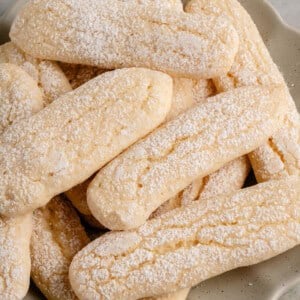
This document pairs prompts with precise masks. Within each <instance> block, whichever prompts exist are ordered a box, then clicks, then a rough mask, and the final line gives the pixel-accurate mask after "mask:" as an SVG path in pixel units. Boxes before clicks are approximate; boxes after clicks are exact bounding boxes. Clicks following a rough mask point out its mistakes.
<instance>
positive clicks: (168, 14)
mask: <svg viewBox="0 0 300 300" xmlns="http://www.w3.org/2000/svg"><path fill="white" fill-rule="evenodd" d="M10 37H11V39H12V41H13V42H15V43H16V44H17V45H18V46H19V47H20V48H21V49H23V50H24V51H25V52H26V53H29V54H31V55H33V56H35V57H39V58H43V59H52V60H58V61H63V62H68V63H76V64H86V65H94V66H98V67H100V68H104V69H116V68H121V67H147V68H150V69H157V70H160V71H164V72H166V73H168V74H172V75H176V76H181V77H192V78H197V79H199V78H212V77H214V76H217V75H219V74H222V73H223V74H225V73H226V72H227V71H228V70H229V69H230V67H231V65H232V63H233V60H234V56H235V54H236V51H237V49H238V38H237V34H236V32H235V30H234V28H233V27H232V26H231V24H230V23H229V22H228V20H227V19H226V18H225V17H222V16H221V17H219V16H218V17H214V16H206V15H203V16H191V15H188V14H186V13H184V12H183V11H179V10H174V9H171V8H167V7H165V6H163V5H156V4H155V3H153V4H152V5H151V3H149V4H148V5H146V6H145V5H136V1H124V2H123V1H119V0H111V1H98V0H63V1H62V0H55V1H50V2H49V1H46V0H36V1H30V2H29V4H27V5H26V6H25V8H24V9H23V10H22V11H21V12H20V13H19V15H18V16H17V17H16V19H15V21H14V23H13V25H12V27H11V31H10ZM29 38H30V39H31V42H30V43H28V39H29ZM112 49H113V51H112Z"/></svg>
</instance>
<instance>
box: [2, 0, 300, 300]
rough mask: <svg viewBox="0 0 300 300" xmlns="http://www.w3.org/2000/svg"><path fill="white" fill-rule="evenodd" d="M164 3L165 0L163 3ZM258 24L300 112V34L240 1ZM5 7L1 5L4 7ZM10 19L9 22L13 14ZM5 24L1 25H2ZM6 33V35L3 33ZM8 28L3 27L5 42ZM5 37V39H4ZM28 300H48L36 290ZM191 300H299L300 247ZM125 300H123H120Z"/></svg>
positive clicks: (214, 283) (223, 279)
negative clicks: (5, 31)
mask: <svg viewBox="0 0 300 300" xmlns="http://www.w3.org/2000/svg"><path fill="white" fill-rule="evenodd" d="M162 1H164V0H162ZM240 2H241V3H242V4H243V6H244V7H245V8H246V9H247V10H248V12H249V13H250V15H251V16H252V18H253V19H254V21H255V23H256V24H257V26H258V28H259V30H260V32H261V34H262V36H263V39H264V41H265V42H266V45H267V46H268V48H269V50H270V52H271V54H272V57H273V59H274V60H275V62H276V63H277V64H278V65H279V67H280V70H281V71H282V73H283V74H284V77H285V78H286V80H287V83H288V85H289V88H290V91H291V93H292V95H293V97H294V99H295V101H296V103H297V106H298V109H299V108H300V32H297V31H296V30H294V29H292V28H290V27H289V26H287V25H285V24H284V23H283V21H282V19H281V18H280V17H279V15H278V14H277V13H276V12H275V11H274V10H273V8H272V7H271V6H270V5H269V4H268V3H267V2H266V1H264V0H240ZM0 5H1V4H0ZM15 11H16V7H15V8H14V9H13V10H12V11H11V13H10V14H7V15H6V20H8V21H6V22H9V20H11V18H12V14H14V13H15ZM0 24H1V23H0ZM1 30H2V32H1ZM4 30H5V28H4V26H3V24H2V26H0V37H1V38H3V34H4ZM1 35H2V36H1ZM25 299H26V300H33V299H44V298H43V297H42V296H41V295H40V294H38V293H37V292H36V291H35V290H34V289H31V290H30V292H29V293H28V295H27V297H26V298H25ZM188 299H189V300H200V299H201V300H224V299H226V300H250V299H256V300H279V299H280V300H296V299H300V246H299V247H296V248H294V249H292V250H290V251H288V252H286V253H284V254H282V255H279V256H277V257H275V258H273V259H271V260H268V261H266V262H264V263H260V264H258V265H255V266H251V267H247V268H240V269H237V270H234V271H231V272H227V273H225V274H223V275H220V276H217V277H215V278H212V279H209V280H207V281H204V282H202V283H201V284H200V285H198V286H197V287H196V288H194V289H193V290H192V291H191V293H190V295H189V297H188ZM120 300H121V299H120Z"/></svg>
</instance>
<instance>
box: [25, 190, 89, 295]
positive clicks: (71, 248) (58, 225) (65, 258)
mask: <svg viewBox="0 0 300 300" xmlns="http://www.w3.org/2000/svg"><path fill="white" fill-rule="evenodd" d="M88 243H89V238H88V237H87V235H86V233H85V230H84V228H83V227H82V225H81V223H80V219H79V217H78V215H77V213H76V211H75V210H74V208H73V207H72V205H71V204H70V203H68V202H67V201H66V200H65V199H63V198H62V197H59V196H57V197H55V198H53V199H52V200H51V201H50V202H49V203H48V204H47V206H45V207H43V208H39V209H37V210H36V211H35V212H34V214H33V234H32V238H31V247H30V248H31V263H32V267H31V277H32V279H33V281H34V282H35V284H36V285H37V287H38V288H39V289H40V290H41V291H42V293H43V294H44V295H45V296H46V297H47V299H50V300H69V299H77V297H76V296H75V294H74V292H73V291H72V289H71V286H70V282H69V276H68V274H69V266H70V264H71V261H72V259H73V257H74V255H75V254H76V253H77V252H78V251H79V250H81V249H82V248H83V247H84V246H86V245H87V244H88Z"/></svg>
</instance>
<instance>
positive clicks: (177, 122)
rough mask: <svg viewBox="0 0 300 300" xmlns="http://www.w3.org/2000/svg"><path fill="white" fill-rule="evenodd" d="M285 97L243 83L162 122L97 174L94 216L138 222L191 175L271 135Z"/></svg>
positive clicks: (125, 225) (92, 191) (115, 223)
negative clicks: (240, 86) (241, 85)
mask: <svg viewBox="0 0 300 300" xmlns="http://www.w3.org/2000/svg"><path fill="white" fill-rule="evenodd" d="M275 95H276V100H274V97H275ZM284 97H285V91H284V89H283V88H281V87H273V88H271V89H268V88H261V87H247V88H240V89H236V90H233V91H230V92H227V93H222V94H219V95H217V96H215V97H211V98H208V100H207V101H206V102H205V103H203V104H199V105H197V106H194V107H193V108H191V109H190V110H188V111H187V112H185V113H183V114H181V115H179V116H178V117H177V118H176V119H174V120H171V121H170V122H168V123H166V124H164V125H162V126H160V127H159V128H158V129H156V130H155V131H153V132H152V133H151V134H149V135H148V136H147V137H146V138H144V139H142V140H141V141H139V142H137V143H136V144H134V145H133V146H131V147H129V148H128V149H127V150H126V151H124V152H123V153H122V154H121V155H119V156H118V157H117V158H115V159H113V160H112V161H111V162H110V163H109V164H107V165H106V166H105V167H104V168H102V169H101V170H100V171H99V173H98V174H97V175H96V177H95V178H94V179H93V181H92V182H91V184H90V185H89V188H88V192H87V200H88V205H89V208H90V209H91V211H92V213H93V215H94V217H96V219H98V221H99V222H100V223H101V224H103V225H104V226H105V227H107V228H109V229H111V230H123V229H130V228H134V227H137V226H140V225H141V224H143V223H144V222H145V221H146V220H147V218H148V217H149V216H150V214H151V213H152V212H153V211H154V210H155V209H157V208H158V207H159V206H160V205H161V204H162V203H164V202H165V201H167V200H168V199H169V198H171V197H173V196H175V195H176V194H177V193H178V192H180V191H181V190H182V189H184V188H185V187H186V186H187V185H188V184H190V183H191V182H192V181H193V180H195V179H197V178H199V177H205V176H207V175H208V174H210V173H212V172H214V171H216V170H218V169H219V168H220V167H222V166H223V165H224V164H226V163H227V162H229V161H231V160H233V159H235V158H237V157H239V156H241V155H244V154H247V153H248V152H250V151H252V150H254V149H255V148H256V147H258V146H259V145H260V144H261V143H263V142H264V141H265V140H267V139H268V137H269V136H270V135H272V134H273V133H274V131H276V129H277V128H278V126H280V120H281V117H282V114H284V113H285V107H284V106H282V105H281V104H282V102H283V99H284Z"/></svg>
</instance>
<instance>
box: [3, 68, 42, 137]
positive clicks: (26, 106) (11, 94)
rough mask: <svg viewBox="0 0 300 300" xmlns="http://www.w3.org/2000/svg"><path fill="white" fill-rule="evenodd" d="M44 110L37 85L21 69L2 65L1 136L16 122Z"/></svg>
mask: <svg viewBox="0 0 300 300" xmlns="http://www.w3.org/2000/svg"><path fill="white" fill-rule="evenodd" d="M42 108H43V94H42V92H41V91H40V89H39V87H38V85H37V83H36V82H35V81H34V80H33V79H32V78H31V77H30V76H29V75H28V74H27V73H26V72H25V71H23V70H22V69H21V68H20V67H18V66H15V65H12V64H1V63H0V134H1V133H2V132H3V131H4V130H5V129H6V127H8V126H9V125H11V124H12V123H13V122H14V121H17V120H21V119H23V118H26V117H28V116H31V115H32V114H34V113H35V112H38V111H39V110H41V109H42Z"/></svg>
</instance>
